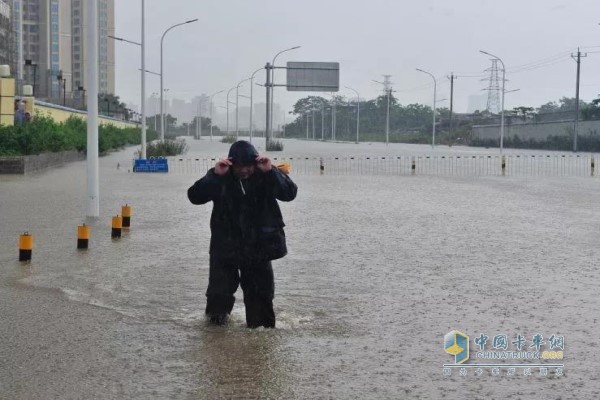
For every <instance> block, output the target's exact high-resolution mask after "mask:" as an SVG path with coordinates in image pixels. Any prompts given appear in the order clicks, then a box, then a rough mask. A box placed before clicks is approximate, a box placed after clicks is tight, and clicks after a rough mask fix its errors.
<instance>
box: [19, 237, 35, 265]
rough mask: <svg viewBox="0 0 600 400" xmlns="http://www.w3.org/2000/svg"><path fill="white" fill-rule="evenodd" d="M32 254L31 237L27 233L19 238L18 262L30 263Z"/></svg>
mask: <svg viewBox="0 0 600 400" xmlns="http://www.w3.org/2000/svg"><path fill="white" fill-rule="evenodd" d="M32 252H33V235H30V234H29V232H25V233H23V234H22V235H21V236H19V261H30V260H31V253H32Z"/></svg>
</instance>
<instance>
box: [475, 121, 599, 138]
mask: <svg viewBox="0 0 600 400" xmlns="http://www.w3.org/2000/svg"><path fill="white" fill-rule="evenodd" d="M573 124H574V123H573V121H557V122H538V123H526V124H512V125H505V126H504V137H505V138H511V137H513V136H518V137H519V139H521V140H529V139H533V140H537V141H544V140H546V139H547V138H548V136H571V135H572V132H573ZM599 133H600V121H579V136H587V135H597V134H599ZM473 136H474V137H476V138H479V139H484V140H485V139H493V140H499V139H500V125H476V126H473Z"/></svg>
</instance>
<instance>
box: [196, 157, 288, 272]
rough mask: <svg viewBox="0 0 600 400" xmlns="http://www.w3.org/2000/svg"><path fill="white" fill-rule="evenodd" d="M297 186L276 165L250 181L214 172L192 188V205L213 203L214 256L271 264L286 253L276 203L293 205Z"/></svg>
mask: <svg viewBox="0 0 600 400" xmlns="http://www.w3.org/2000/svg"><path fill="white" fill-rule="evenodd" d="M297 190H298V188H297V186H296V184H295V183H294V182H292V180H291V179H290V178H289V177H288V176H287V175H285V174H284V173H283V172H281V171H280V170H279V169H277V168H276V167H273V168H272V169H271V170H270V171H268V172H262V171H260V170H259V169H258V168H256V169H255V172H254V174H252V175H251V176H250V177H249V178H248V179H245V180H241V179H238V178H236V177H235V176H234V175H233V173H232V172H231V169H230V171H229V172H228V173H227V174H225V175H224V176H219V175H217V174H216V173H215V170H214V168H211V169H210V170H209V171H208V173H207V174H206V175H205V176H204V177H203V178H202V179H200V180H198V181H197V182H196V183H195V184H194V185H193V186H192V187H190V188H189V189H188V198H189V199H190V201H191V202H192V203H193V204H205V203H207V202H209V201H211V200H212V201H213V210H212V215H211V218H210V230H211V234H212V236H211V240H210V253H211V254H213V255H216V256H218V257H219V258H223V259H231V260H235V261H258V262H260V261H269V260H275V259H277V258H281V257H283V256H285V255H286V254H287V247H286V242H285V233H284V231H283V227H284V226H285V224H284V223H283V218H282V216H281V211H280V209H279V205H278V204H277V200H281V201H292V200H294V198H295V197H296V192H297Z"/></svg>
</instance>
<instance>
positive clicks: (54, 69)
mask: <svg viewBox="0 0 600 400" xmlns="http://www.w3.org/2000/svg"><path fill="white" fill-rule="evenodd" d="M11 2H12V4H11V5H12V23H13V31H14V40H13V43H14V53H15V54H18V53H19V52H18V49H19V48H20V47H21V46H22V49H23V60H19V62H22V63H23V64H25V67H24V69H23V78H24V83H25V84H30V85H33V84H34V81H35V86H36V87H35V92H36V96H37V97H42V98H50V99H55V100H56V99H61V98H62V96H63V94H64V93H65V92H66V95H67V96H66V97H67V98H69V99H71V98H80V97H81V96H82V95H83V92H80V91H79V90H78V89H79V88H80V87H81V88H83V89H86V88H87V86H88V85H87V82H86V77H85V69H86V67H85V66H86V63H87V53H86V49H85V43H84V42H85V39H84V38H85V33H86V32H85V23H84V19H85V12H86V8H87V4H88V2H87V1H85V0H11ZM21 12H22V14H21ZM21 17H22V42H21V41H20V40H19V38H20V35H19V32H20V30H21V24H20V21H21ZM98 23H99V30H100V38H99V54H98V56H99V57H98V58H99V73H100V78H99V91H100V92H101V93H110V94H114V91H115V83H114V82H115V72H114V70H115V56H114V42H113V40H109V38H108V35H114V0H98ZM14 65H15V67H14V68H15V75H16V73H17V72H16V69H17V66H18V63H17V62H15V63H14ZM34 66H35V67H34ZM34 73H35V79H34ZM59 76H60V77H61V78H62V79H61V80H60V81H59V79H58V78H59ZM75 103H77V104H78V103H79V101H76V102H75Z"/></svg>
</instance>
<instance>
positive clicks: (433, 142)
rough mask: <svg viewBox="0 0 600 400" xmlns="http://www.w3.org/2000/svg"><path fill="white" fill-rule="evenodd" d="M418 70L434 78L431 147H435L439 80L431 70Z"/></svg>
mask: <svg viewBox="0 0 600 400" xmlns="http://www.w3.org/2000/svg"><path fill="white" fill-rule="evenodd" d="M417 71H419V72H423V73H424V74H427V75H429V76H430V77H431V79H433V128H432V133H431V147H432V148H435V110H436V105H437V101H436V98H437V81H436V80H435V76H433V74H432V73H431V72H427V71H424V70H422V69H420V68H417Z"/></svg>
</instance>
